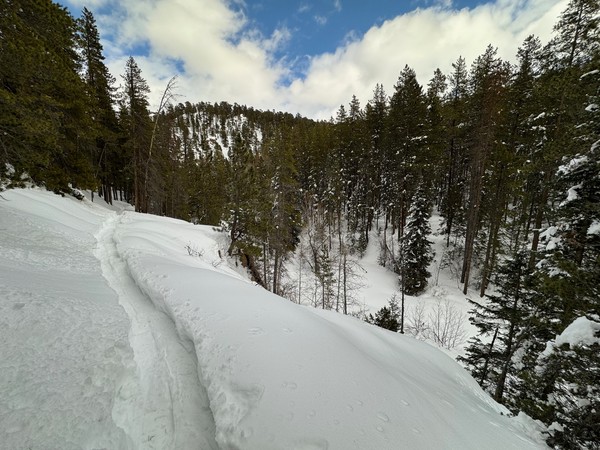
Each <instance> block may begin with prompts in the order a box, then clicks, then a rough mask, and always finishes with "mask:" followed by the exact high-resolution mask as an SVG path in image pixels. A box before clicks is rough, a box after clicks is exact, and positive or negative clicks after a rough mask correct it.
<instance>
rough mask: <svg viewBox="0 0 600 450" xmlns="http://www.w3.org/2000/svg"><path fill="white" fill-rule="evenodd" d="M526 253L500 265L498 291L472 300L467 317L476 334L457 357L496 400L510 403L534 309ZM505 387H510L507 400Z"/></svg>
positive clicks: (529, 333) (529, 332)
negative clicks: (480, 300)
mask: <svg viewBox="0 0 600 450" xmlns="http://www.w3.org/2000/svg"><path fill="white" fill-rule="evenodd" d="M526 256H527V255H526V254H525V253H524V252H518V253H517V254H516V255H515V256H514V257H513V258H509V259H507V260H506V261H505V262H504V263H503V264H502V265H501V266H500V269H499V273H498V278H497V288H498V294H494V295H487V296H486V297H487V300H488V301H487V302H486V303H484V304H480V303H477V302H473V301H471V303H472V304H473V305H474V309H473V310H472V317H471V319H470V320H471V323H473V324H474V325H475V326H476V327H477V328H478V330H479V334H478V336H475V337H473V338H471V339H470V340H469V346H468V348H467V352H466V355H467V356H466V357H464V358H463V357H461V358H459V360H462V361H463V362H464V363H465V364H466V365H467V367H469V368H470V370H471V373H472V374H473V377H474V378H476V379H477V380H478V382H479V384H481V385H482V386H483V387H485V388H486V389H487V390H488V391H489V392H490V394H492V395H493V396H494V399H495V400H496V401H498V402H505V403H509V404H510V402H511V401H512V398H511V397H514V395H515V391H516V390H517V389H518V388H517V387H515V386H509V385H508V383H509V381H511V380H514V378H515V376H516V375H517V372H518V370H520V369H521V361H520V357H521V356H520V355H519V352H520V351H523V349H524V348H525V347H526V346H527V342H528V339H529V338H530V337H531V328H532V323H531V320H532V317H533V316H534V315H535V311H536V308H535V301H534V298H535V295H534V291H533V289H532V282H531V280H530V277H529V273H528V269H527V263H528V261H527V257H526ZM507 389H512V390H511V395H509V396H508V399H507V398H505V397H506V396H505V392H506V390H507Z"/></svg>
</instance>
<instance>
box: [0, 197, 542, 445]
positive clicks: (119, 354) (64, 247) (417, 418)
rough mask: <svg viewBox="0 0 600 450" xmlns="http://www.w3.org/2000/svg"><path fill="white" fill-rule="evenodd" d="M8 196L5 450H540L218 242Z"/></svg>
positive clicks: (363, 328) (436, 375)
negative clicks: (266, 285)
mask: <svg viewBox="0 0 600 450" xmlns="http://www.w3.org/2000/svg"><path fill="white" fill-rule="evenodd" d="M3 196H4V197H6V199H7V201H4V200H0V228H2V235H1V237H0V267H1V269H0V308H1V310H2V311H1V315H2V317H1V318H0V338H1V339H2V343H3V346H1V347H0V352H1V353H0V356H1V359H0V443H1V444H0V447H2V448H4V447H3V446H7V447H6V448H15V449H19V448H34V449H42V448H43V449H47V448H61V449H62V448H99V447H100V448H140V449H141V448H172V449H184V448H185V449H188V448H189V449H191V448H222V449H226V448H228V449H256V450H268V449H286V450H287V449H327V448H328V449H340V450H346V449H352V448H355V449H396V448H412V449H429V448H440V449H456V448H461V449H509V448H514V449H529V448H532V449H533V448H543V447H544V446H543V445H542V444H540V443H539V442H537V441H535V440H534V437H532V436H528V435H527V433H528V432H529V431H527V430H525V429H524V428H523V427H522V426H521V425H520V423H521V422H516V421H514V419H510V418H508V417H507V416H505V415H502V414H501V413H502V412H505V411H504V409H503V408H502V407H500V406H499V405H497V404H495V403H494V402H493V401H492V400H491V399H490V398H489V397H488V396H487V395H486V394H484V393H483V391H482V390H481V389H480V388H479V386H478V385H477V383H476V382H475V381H474V380H473V379H472V378H471V377H470V376H469V375H468V374H467V372H465V371H464V370H463V369H462V368H461V367H460V366H459V365H458V364H456V363H455V362H454V361H453V360H452V359H450V358H449V357H447V356H446V355H444V354H443V353H441V352H440V351H438V350H436V349H434V348H433V347H431V346H429V345H428V344H426V343H423V342H419V341H415V340H413V339H412V338H409V337H406V336H401V335H398V334H394V333H391V332H388V331H386V330H382V329H379V328H376V327H373V326H370V325H367V324H365V323H362V322H360V321H358V320H356V319H353V318H349V317H344V316H341V315H339V314H336V313H332V312H326V311H318V310H313V309H310V308H305V307H300V306H298V305H294V304H293V303H290V302H289V301H287V300H284V299H281V298H279V297H277V296H274V295H272V294H269V293H268V292H266V291H264V290H263V289H262V288H260V287H258V286H254V285H253V284H252V283H249V282H248V281H247V280H245V279H243V278H242V277H241V276H240V275H238V274H237V273H236V271H234V270H233V269H232V268H230V267H228V265H227V262H226V261H224V260H221V258H220V256H219V253H218V250H219V248H222V247H223V244H220V240H221V238H222V235H220V234H219V233H217V232H215V231H213V230H212V229H211V228H209V227H199V226H193V225H190V224H187V223H184V222H181V221H177V220H172V219H165V218H160V217H154V216H148V215H140V214H136V213H132V212H124V213H122V214H119V215H116V214H115V213H113V212H109V211H106V210H103V209H102V208H100V207H98V206H97V205H92V204H90V203H89V202H83V203H80V202H77V201H75V200H73V199H64V198H60V197H56V196H53V195H52V194H49V193H45V192H40V191H33V190H32V191H10V192H6V193H3ZM94 236H95V237H94ZM186 247H189V248H192V249H194V250H196V251H195V252H192V253H194V254H196V256H190V255H189V253H188V251H187V250H186ZM94 256H96V258H94ZM531 433H533V431H531Z"/></svg>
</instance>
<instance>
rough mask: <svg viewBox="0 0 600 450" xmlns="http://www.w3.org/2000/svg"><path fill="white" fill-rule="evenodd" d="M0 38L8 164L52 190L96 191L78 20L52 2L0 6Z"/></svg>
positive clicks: (0, 122)
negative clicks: (76, 23)
mask: <svg viewBox="0 0 600 450" xmlns="http://www.w3.org/2000/svg"><path fill="white" fill-rule="evenodd" d="M0 32H1V35H2V39H0V146H1V147H0V148H1V150H2V151H1V152H0V153H1V154H2V155H3V156H2V157H1V158H2V160H8V161H10V162H11V163H12V164H13V165H14V166H15V168H16V170H17V172H18V173H19V174H20V173H22V171H26V172H28V173H29V175H30V176H31V177H32V178H33V180H34V181H37V182H43V183H45V185H46V187H47V188H49V189H53V190H57V191H58V190H64V191H68V190H69V185H70V184H71V185H73V186H77V187H80V188H89V187H93V185H94V174H93V170H92V157H91V155H90V154H89V152H88V150H89V148H90V146H89V143H90V141H91V139H92V135H93V133H92V124H91V121H90V117H91V115H92V114H91V108H90V103H89V99H88V97H87V96H86V95H85V84H84V83H83V81H82V80H81V78H80V76H79V71H80V58H79V56H78V54H77V52H76V45H75V32H76V25H75V20H74V19H73V17H72V16H71V15H70V14H69V13H68V12H67V10H66V9H65V8H63V7H61V6H59V5H57V4H55V3H52V2H50V1H47V0H35V1H22V0H13V1H10V2H2V6H0Z"/></svg>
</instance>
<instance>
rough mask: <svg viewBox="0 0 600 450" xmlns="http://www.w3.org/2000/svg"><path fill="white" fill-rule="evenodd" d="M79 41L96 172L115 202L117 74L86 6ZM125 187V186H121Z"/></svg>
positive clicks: (109, 198)
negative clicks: (112, 71)
mask: <svg viewBox="0 0 600 450" xmlns="http://www.w3.org/2000/svg"><path fill="white" fill-rule="evenodd" d="M77 25H78V44H79V49H80V51H81V55H82V59H83V79H84V81H85V83H86V85H87V92H88V95H89V97H90V101H91V105H92V108H93V110H94V114H93V115H92V120H93V121H94V134H95V143H94V150H93V154H94V164H95V172H96V176H97V177H98V178H100V180H101V183H102V188H101V193H102V195H103V196H104V199H105V200H106V202H107V203H112V190H113V187H116V186H117V184H118V183H119V181H120V180H119V176H118V172H119V170H120V167H119V161H118V157H117V152H118V151H119V149H118V148H117V133H118V132H119V128H118V123H117V117H116V114H115V111H114V109H113V92H114V87H113V85H114V83H115V80H114V77H113V76H112V75H111V74H110V72H109V71H108V68H107V67H106V66H105V65H104V55H103V54H102V50H103V48H102V44H101V43H100V34H99V33H98V28H97V27H96V19H95V18H94V16H93V14H92V13H91V12H90V11H89V10H88V9H87V8H84V9H83V12H82V17H81V18H80V19H78V20H77ZM118 187H119V188H121V189H122V188H123V186H118Z"/></svg>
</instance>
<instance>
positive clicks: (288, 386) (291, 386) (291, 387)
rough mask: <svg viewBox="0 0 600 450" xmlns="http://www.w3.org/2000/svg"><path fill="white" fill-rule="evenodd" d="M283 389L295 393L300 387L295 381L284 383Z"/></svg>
mask: <svg viewBox="0 0 600 450" xmlns="http://www.w3.org/2000/svg"><path fill="white" fill-rule="evenodd" d="M281 387H284V388H286V389H289V390H290V391H295V390H296V389H298V385H297V384H296V383H294V382H293V381H284V382H283V384H282V385H281Z"/></svg>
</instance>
